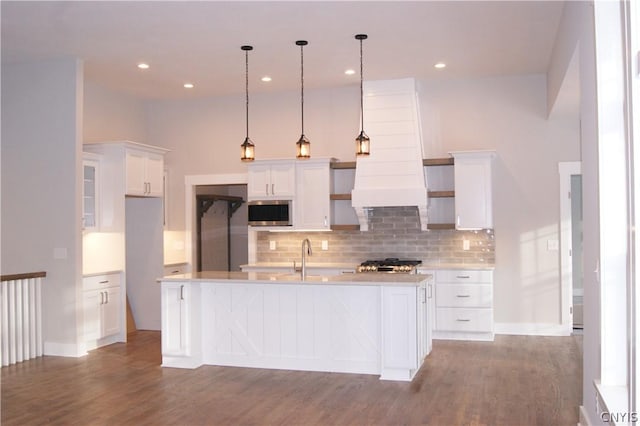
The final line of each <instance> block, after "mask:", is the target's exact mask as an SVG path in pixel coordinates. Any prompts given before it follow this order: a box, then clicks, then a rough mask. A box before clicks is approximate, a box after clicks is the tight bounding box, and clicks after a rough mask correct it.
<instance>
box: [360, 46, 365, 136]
mask: <svg viewBox="0 0 640 426" xmlns="http://www.w3.org/2000/svg"><path fill="white" fill-rule="evenodd" d="M360 119H361V120H362V121H361V127H360V131H361V132H363V131H364V89H363V87H362V39H360Z"/></svg>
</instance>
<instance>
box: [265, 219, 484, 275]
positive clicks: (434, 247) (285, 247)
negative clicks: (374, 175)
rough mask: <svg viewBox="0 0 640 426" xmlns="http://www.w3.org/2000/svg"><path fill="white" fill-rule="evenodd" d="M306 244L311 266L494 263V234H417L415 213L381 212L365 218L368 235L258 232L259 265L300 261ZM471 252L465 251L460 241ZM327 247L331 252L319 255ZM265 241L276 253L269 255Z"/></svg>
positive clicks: (270, 251)
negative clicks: (394, 260)
mask: <svg viewBox="0 0 640 426" xmlns="http://www.w3.org/2000/svg"><path fill="white" fill-rule="evenodd" d="M305 238H309V240H310V241H311V246H312V248H313V255H312V257H311V258H310V259H309V261H310V262H313V263H318V262H339V263H356V264H358V263H360V262H362V261H364V260H367V259H384V258H386V257H399V258H405V259H420V260H422V261H423V262H424V263H431V264H437V263H443V264H444V263H463V264H464V263H468V264H478V263H483V264H489V265H493V264H494V263H495V246H494V241H495V240H494V233H493V230H481V231H456V230H430V231H421V230H420V226H419V222H418V211H417V208H415V207H380V208H375V209H372V210H371V211H370V213H369V231H366V232H362V231H332V232H258V247H257V248H258V250H257V253H258V254H257V261H258V262H287V261H292V260H294V259H295V260H299V259H300V253H301V243H302V240H303V239H305ZM465 239H466V240H469V250H463V249H462V244H463V240H465ZM323 240H324V241H327V242H328V246H329V249H328V250H321V242H322V241H323ZM269 241H275V242H276V249H275V250H269Z"/></svg>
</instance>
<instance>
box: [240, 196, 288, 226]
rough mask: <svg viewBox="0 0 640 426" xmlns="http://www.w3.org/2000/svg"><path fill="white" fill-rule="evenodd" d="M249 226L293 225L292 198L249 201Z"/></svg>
mask: <svg viewBox="0 0 640 426" xmlns="http://www.w3.org/2000/svg"><path fill="white" fill-rule="evenodd" d="M247 205H248V207H249V226H291V225H292V219H293V218H292V215H293V209H292V208H291V200H260V201H249V203H248V204H247Z"/></svg>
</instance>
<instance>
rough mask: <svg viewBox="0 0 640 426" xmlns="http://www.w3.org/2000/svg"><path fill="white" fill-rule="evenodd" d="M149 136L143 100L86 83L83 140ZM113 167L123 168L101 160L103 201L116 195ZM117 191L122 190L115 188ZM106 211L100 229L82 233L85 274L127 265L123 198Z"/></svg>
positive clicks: (139, 139)
mask: <svg viewBox="0 0 640 426" xmlns="http://www.w3.org/2000/svg"><path fill="white" fill-rule="evenodd" d="M146 139H147V135H146V124H145V113H144V101H142V100H140V99H137V98H135V97H133V96H131V95H129V94H126V93H122V92H118V91H114V90H111V89H108V88H106V87H104V86H101V85H99V84H96V83H93V82H89V81H85V82H84V114H83V139H82V141H83V142H99V141H114V140H130V141H135V142H141V143H146V142H147V140H146ZM114 168H115V170H116V171H117V172H119V171H121V169H120V168H119V167H118V165H117V164H107V163H106V161H105V160H104V159H103V160H102V169H101V172H102V179H101V184H102V186H103V191H104V193H103V194H102V202H103V203H106V202H107V198H109V197H113V196H114V195H113V191H114V188H113V185H117V184H116V183H114V182H113V179H114V178H113V176H112V175H113V173H114ZM107 187H108V188H107ZM107 189H108V190H107ZM116 193H119V192H118V191H117V190H116ZM107 210H108V211H109V212H110V215H109V220H108V222H109V223H105V224H104V225H105V226H103V229H101V230H100V232H86V233H84V234H83V237H82V252H83V255H82V260H83V265H82V266H83V268H82V270H83V273H85V274H91V273H99V272H106V271H116V270H123V269H124V267H125V254H124V246H125V245H124V244H125V242H124V226H125V225H124V222H123V221H124V219H123V217H124V201H122V202H118V201H117V200H111V201H109V208H107ZM105 219H106V218H105Z"/></svg>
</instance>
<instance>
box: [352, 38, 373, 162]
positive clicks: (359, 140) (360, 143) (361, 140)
mask: <svg viewBox="0 0 640 426" xmlns="http://www.w3.org/2000/svg"><path fill="white" fill-rule="evenodd" d="M355 38H356V40H359V41H360V126H361V127H360V134H359V135H358V136H357V137H356V155H360V156H362V155H369V153H370V151H371V144H370V142H371V141H370V140H369V136H367V134H366V133H365V132H364V90H363V87H362V82H363V78H362V75H363V73H362V68H363V67H362V40H366V39H367V35H366V34H356V36H355Z"/></svg>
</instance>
